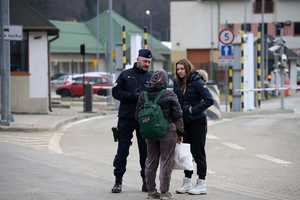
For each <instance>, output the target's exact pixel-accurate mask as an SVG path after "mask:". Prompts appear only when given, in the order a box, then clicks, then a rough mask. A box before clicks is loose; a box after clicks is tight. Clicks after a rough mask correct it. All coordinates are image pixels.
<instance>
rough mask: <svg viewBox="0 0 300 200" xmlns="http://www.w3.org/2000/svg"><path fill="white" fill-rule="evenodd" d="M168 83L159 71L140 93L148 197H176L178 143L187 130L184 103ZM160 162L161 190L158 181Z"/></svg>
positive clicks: (140, 117)
mask: <svg viewBox="0 0 300 200" xmlns="http://www.w3.org/2000/svg"><path fill="white" fill-rule="evenodd" d="M167 82H168V75H167V73H166V72H165V71H163V70H159V71H155V72H154V74H153V75H152V77H151V78H150V81H149V85H148V88H147V90H146V92H143V93H142V94H141V95H140V96H139V100H138V103H137V109H136V118H137V120H138V121H139V127H140V132H141V135H142V136H143V137H145V138H146V143H147V153H148V154H147V159H146V166H145V176H146V185H147V189H148V199H164V200H170V199H173V198H172V194H171V193H170V192H169V186H170V181H171V173H172V169H173V165H174V152H175V146H176V142H178V143H180V142H181V141H182V135H183V130H184V129H183V119H182V110H181V107H180V104H179V102H178V99H177V96H176V95H175V93H174V92H173V91H169V90H167V89H166V88H167ZM161 115H162V116H161ZM157 119H159V120H157ZM166 124H167V125H166ZM165 127H166V128H165ZM157 130H160V131H157ZM159 162H160V175H159V179H160V193H159V192H158V191H157V189H156V183H155V177H156V171H157V168H158V165H159Z"/></svg>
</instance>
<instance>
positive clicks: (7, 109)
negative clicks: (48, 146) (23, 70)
mask: <svg viewBox="0 0 300 200" xmlns="http://www.w3.org/2000/svg"><path fill="white" fill-rule="evenodd" d="M0 4H1V6H0V21H1V22H0V28H1V30H0V34H1V40H0V45H1V47H0V48H1V51H0V54H1V56H0V70H1V71H0V73H1V121H0V122H1V124H3V125H9V124H10V122H11V121H12V115H11V97H10V95H11V94H10V89H11V88H10V41H9V40H4V26H8V25H9V0H1V1H0Z"/></svg>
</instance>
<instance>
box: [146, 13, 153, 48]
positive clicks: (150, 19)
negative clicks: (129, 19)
mask: <svg viewBox="0 0 300 200" xmlns="http://www.w3.org/2000/svg"><path fill="white" fill-rule="evenodd" d="M145 13H146V15H148V16H149V33H150V37H149V39H150V41H149V43H150V46H151V37H152V14H151V11H150V10H146V12H145Z"/></svg>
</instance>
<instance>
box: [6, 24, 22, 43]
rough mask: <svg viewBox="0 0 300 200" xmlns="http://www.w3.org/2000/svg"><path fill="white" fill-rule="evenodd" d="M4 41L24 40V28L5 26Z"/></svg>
mask: <svg viewBox="0 0 300 200" xmlns="http://www.w3.org/2000/svg"><path fill="white" fill-rule="evenodd" d="M4 39H5V40H23V27H22V26H15V25H10V26H4Z"/></svg>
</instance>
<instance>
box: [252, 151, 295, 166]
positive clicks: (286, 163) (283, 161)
mask: <svg viewBox="0 0 300 200" xmlns="http://www.w3.org/2000/svg"><path fill="white" fill-rule="evenodd" d="M256 157H258V158H261V159H264V160H267V161H271V162H274V163H277V164H281V165H290V164H292V162H290V161H285V160H281V159H279V158H275V157H273V156H269V155H267V154H257V155H256Z"/></svg>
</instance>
